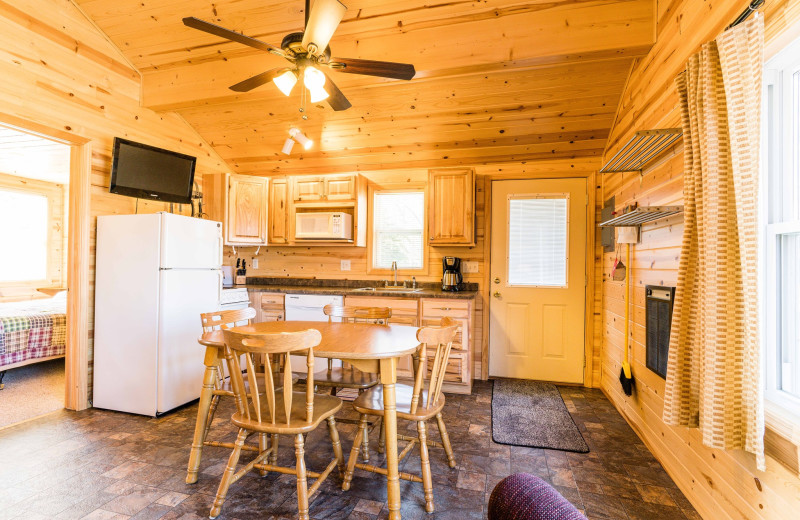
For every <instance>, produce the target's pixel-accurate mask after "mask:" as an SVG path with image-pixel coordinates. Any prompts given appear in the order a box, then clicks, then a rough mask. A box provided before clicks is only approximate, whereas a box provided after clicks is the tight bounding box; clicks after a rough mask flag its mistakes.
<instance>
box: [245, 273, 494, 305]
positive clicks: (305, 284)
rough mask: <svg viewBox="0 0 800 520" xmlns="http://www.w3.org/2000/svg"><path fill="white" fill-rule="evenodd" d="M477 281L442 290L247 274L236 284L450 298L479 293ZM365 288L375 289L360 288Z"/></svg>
mask: <svg viewBox="0 0 800 520" xmlns="http://www.w3.org/2000/svg"><path fill="white" fill-rule="evenodd" d="M477 285H478V284H474V283H467V284H464V286H465V287H464V289H465V290H463V291H457V292H450V291H443V290H442V289H441V286H440V285H439V284H438V283H419V284H417V290H416V291H413V292H411V291H396V290H382V286H383V284H382V282H380V281H376V280H326V279H315V278H259V277H248V278H247V284H245V285H234V286H233V287H244V288H247V289H248V290H251V291H260V292H276V293H284V294H336V295H344V296H380V297H390V298H415V299H418V298H450V299H460V300H471V299H474V298H475V297H476V296H477V294H478V286H477ZM365 287H371V288H374V289H375V290H374V291H365V290H359V289H362V288H365Z"/></svg>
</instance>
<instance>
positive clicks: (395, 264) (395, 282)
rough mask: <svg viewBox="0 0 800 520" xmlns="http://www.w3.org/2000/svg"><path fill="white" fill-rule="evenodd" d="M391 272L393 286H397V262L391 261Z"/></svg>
mask: <svg viewBox="0 0 800 520" xmlns="http://www.w3.org/2000/svg"><path fill="white" fill-rule="evenodd" d="M392 273H394V286H395V287H397V262H392Z"/></svg>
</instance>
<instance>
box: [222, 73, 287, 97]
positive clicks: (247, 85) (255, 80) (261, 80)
mask: <svg viewBox="0 0 800 520" xmlns="http://www.w3.org/2000/svg"><path fill="white" fill-rule="evenodd" d="M287 70H289V69H288V68H282V69H272V70H268V71H267V72H262V73H261V74H257V75H255V76H253V77H252V78H247V79H246V80H244V81H240V82H239V83H237V84H236V85H231V86H230V87H228V88H230V89H231V90H233V91H236V92H250V91H251V90H253V89H254V88H256V87H260V86H261V85H264V84H266V83H269V82H270V81H272V80H273V79H275V78H276V77H277V76H280V75H281V74H283V73H284V72H286V71H287Z"/></svg>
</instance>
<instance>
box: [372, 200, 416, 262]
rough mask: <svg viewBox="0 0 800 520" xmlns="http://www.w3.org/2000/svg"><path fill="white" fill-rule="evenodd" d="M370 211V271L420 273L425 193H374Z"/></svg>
mask: <svg viewBox="0 0 800 520" xmlns="http://www.w3.org/2000/svg"><path fill="white" fill-rule="evenodd" d="M373 197H374V199H373V205H372V208H373V211H372V267H373V268H374V269H390V268H391V267H392V262H397V268H398V269H406V270H410V269H423V268H424V266H425V261H424V260H425V259H424V250H425V248H424V239H425V235H424V233H425V192H424V191H376V192H374V195H373Z"/></svg>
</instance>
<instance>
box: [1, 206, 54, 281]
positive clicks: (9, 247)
mask: <svg viewBox="0 0 800 520" xmlns="http://www.w3.org/2000/svg"><path fill="white" fill-rule="evenodd" d="M0 223H2V228H3V235H4V236H3V247H0V281H2V282H19V281H29V280H44V279H46V278H47V197H45V196H44V195H36V194H31V193H23V192H19V191H10V190H9V191H5V190H2V191H0Z"/></svg>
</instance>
